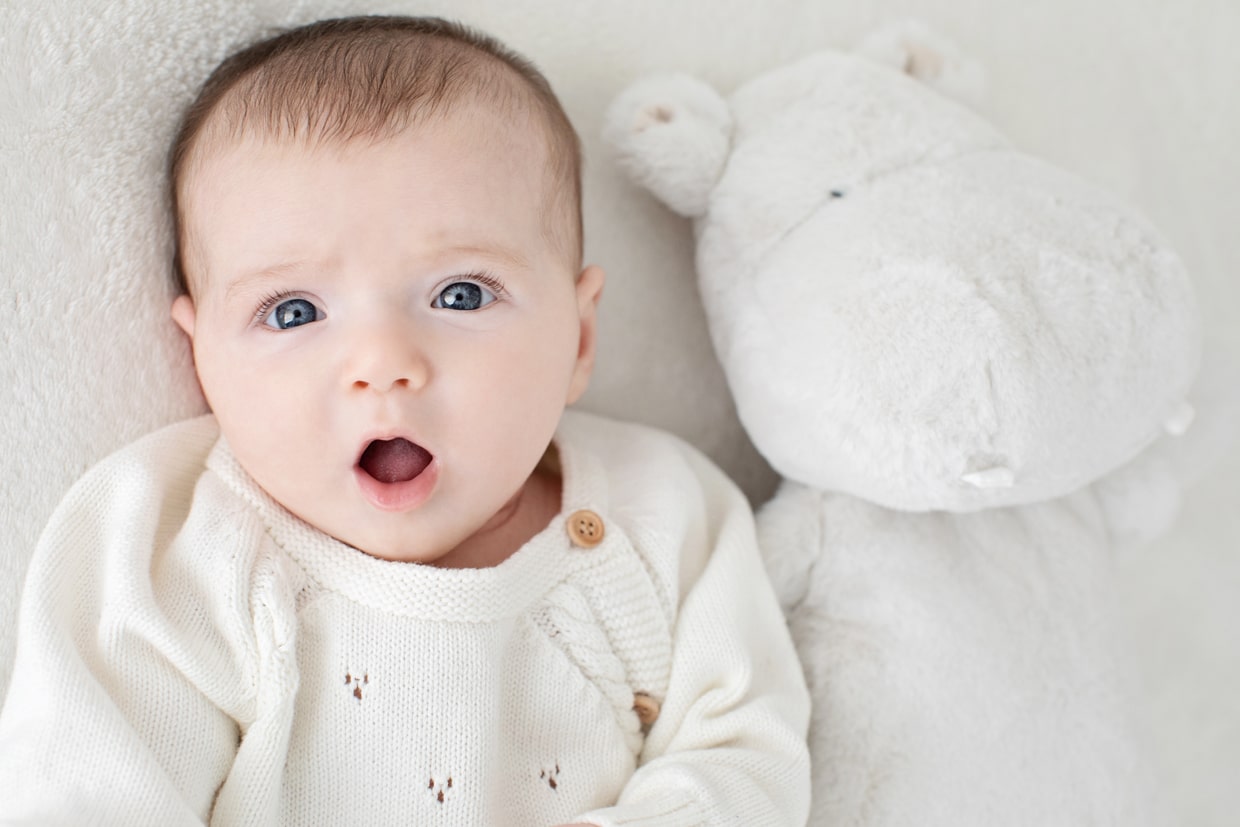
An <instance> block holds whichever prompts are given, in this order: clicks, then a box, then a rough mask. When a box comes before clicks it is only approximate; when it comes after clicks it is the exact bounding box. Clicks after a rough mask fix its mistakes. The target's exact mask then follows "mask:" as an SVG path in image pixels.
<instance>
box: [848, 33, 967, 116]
mask: <svg viewBox="0 0 1240 827" xmlns="http://www.w3.org/2000/svg"><path fill="white" fill-rule="evenodd" d="M855 51H856V54H858V55H860V56H861V57H867V58H869V59H871V60H875V61H877V62H879V63H882V64H885V65H887V66H891V67H892V68H893V69H898V70H899V71H901V72H904V73H905V74H908V75H910V76H911V77H914V78H916V79H917V80H920V81H922V82H923V83H925V84H927V85H929V86H933V87H934V88H935V89H938V90H939V91H940V92H942V93H943V94H944V95H947V96H948V97H950V98H955V99H956V100H957V101H959V102H960V103H963V104H965V105H967V106H969V107H971V108H973V109H980V108H981V105H982V103H983V101H984V99H985V96H986V75H985V72H983V71H982V67H981V64H979V63H978V62H977V61H975V60H972V59H970V58H968V57H966V56H965V55H964V54H963V53H962V52H961V51H960V49H959V48H957V46H956V44H954V43H952V42H951V41H950V40H948V39H947V38H945V37H943V36H942V35H940V34H938V33H937V32H934V31H933V30H931V29H930V28H928V27H927V26H926V25H925V24H923V23H920V22H918V21H916V20H903V21H900V22H897V23H892V24H890V25H887V26H884V27H882V28H881V29H878V30H877V31H875V32H873V33H871V34H870V35H869V36H868V37H867V38H865V39H864V40H862V41H861V44H860V45H859V46H857V48H856V50H855Z"/></svg>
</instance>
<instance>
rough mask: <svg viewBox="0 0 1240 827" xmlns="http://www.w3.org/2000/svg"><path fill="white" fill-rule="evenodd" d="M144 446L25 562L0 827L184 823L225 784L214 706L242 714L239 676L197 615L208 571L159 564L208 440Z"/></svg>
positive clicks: (166, 558) (221, 636) (81, 497)
mask: <svg viewBox="0 0 1240 827" xmlns="http://www.w3.org/2000/svg"><path fill="white" fill-rule="evenodd" d="M160 433H161V434H162V435H164V439H163V440H156V441H155V442H154V443H152V442H150V441H149V438H148V440H144V441H143V442H142V443H138V445H137V446H134V447H133V448H131V449H127V450H126V452H125V453H124V456H121V457H119V458H118V457H116V456H114V457H113V458H111V459H109V460H107V461H105V462H104V463H103V464H102V465H101V466H99V467H98V468H96V469H95V470H94V471H92V472H91V473H90V474H88V475H87V477H85V478H84V479H83V480H82V481H81V482H79V483H78V484H77V485H76V486H75V487H74V488H73V490H72V491H71V492H70V494H69V495H68V497H67V498H66V500H65V502H64V503H62V505H61V507H60V508H59V509H58V510H57V512H56V515H55V516H54V517H53V519H52V522H51V523H50V524H49V526H48V529H47V531H46V532H45V533H44V536H43V539H42V540H41V542H40V546H39V549H38V551H37V552H36V554H35V556H34V558H33V560H32V563H31V567H30V572H29V575H28V578H27V584H26V588H25V591H24V593H23V602H22V608H21V615H20V619H19V628H18V642H17V657H16V662H15V664H14V674H13V681H12V686H11V688H10V691H9V694H8V698H7V701H6V704H5V707H4V711H3V714H2V715H0V790H4V792H3V794H0V823H5V824H9V823H22V824H76V823H91V824H101V825H113V824H115V825H134V824H160V825H181V824H192V825H198V824H202V823H204V822H205V820H206V818H207V816H208V815H209V813H210V810H211V806H212V802H213V800H214V798H215V795H216V791H217V789H218V788H219V786H220V784H221V783H222V782H223V780H224V778H225V777H226V775H227V774H228V772H229V768H230V765H231V763H232V760H233V756H234V755H235V753H236V751H237V744H238V739H239V733H238V728H237V725H236V723H235V722H234V720H233V718H232V717H231V716H230V715H228V714H226V712H225V711H224V710H223V707H228V706H233V707H240V706H242V705H243V704H244V695H245V692H244V689H245V688H246V685H247V683H246V680H245V678H246V677H250V676H245V675H244V674H243V673H242V670H241V669H239V664H238V663H237V662H236V661H235V660H234V659H231V658H230V657H229V654H230V651H231V650H232V647H231V646H230V645H229V643H230V641H227V640H226V638H227V637H228V636H229V632H231V631H233V630H224V631H223V632H221V631H220V629H219V628H218V623H219V621H220V620H221V619H222V618H221V617H220V616H219V615H218V614H217V615H216V616H211V612H213V611H218V610H219V609H220V608H221V606H223V605H224V604H225V603H226V599H224V600H222V599H221V598H222V597H224V598H226V596H223V595H220V594H219V593H218V591H217V593H215V594H207V593H205V592H206V590H208V589H211V588H212V587H213V586H214V585H215V584H214V583H213V582H212V574H213V573H212V572H209V571H205V570H204V569H205V568H206V567H208V566H210V565H211V563H212V562H213V561H211V560H200V561H195V560H193V559H176V558H174V557H173V556H172V555H169V554H161V553H160V552H161V551H162V550H166V549H167V548H169V547H170V546H174V545H175V544H176V542H177V537H178V529H179V528H180V525H179V519H180V515H183V514H184V512H185V511H186V509H187V506H188V501H189V497H190V491H189V490H184V488H183V487H182V486H180V485H179V484H178V483H179V482H180V481H181V480H182V479H183V478H185V477H186V475H187V474H189V475H191V476H192V470H191V466H192V460H193V459H194V457H200V455H201V453H202V452H203V451H205V450H206V448H207V447H209V444H210V441H211V440H212V435H211V433H210V432H209V430H208V431H206V432H203V431H202V429H201V428H199V429H197V430H195V429H193V428H190V429H189V431H188V432H186V431H184V429H183V430H182V431H179V432H177V434H176V438H175V439H169V438H168V436H167V434H166V433H165V432H160ZM134 448H139V451H138V454H139V456H138V457H137V459H138V460H141V459H149V458H150V457H151V456H158V454H159V453H160V452H165V454H164V456H165V457H166V459H164V460H161V461H157V462H155V463H154V464H153V465H152V464H148V463H144V462H140V461H136V460H135V454H134ZM152 452H154V453H152ZM191 484H192V483H191ZM170 594H171V595H173V596H174V597H175V600H174V601H172V602H169V601H168V600H167V599H166V598H167V597H168V596H169V595H170Z"/></svg>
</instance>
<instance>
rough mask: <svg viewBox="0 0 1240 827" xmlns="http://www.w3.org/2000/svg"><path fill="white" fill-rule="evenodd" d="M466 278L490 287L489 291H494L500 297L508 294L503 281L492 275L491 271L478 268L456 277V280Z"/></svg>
mask: <svg viewBox="0 0 1240 827" xmlns="http://www.w3.org/2000/svg"><path fill="white" fill-rule="evenodd" d="M466 279H468V280H470V281H476V282H478V283H479V284H481V285H482V286H484V287H489V288H490V289H491V292H492V293H494V294H495V295H496V296H501V297H502V296H506V295H508V288H506V287H505V286H504V282H503V281H501V280H500V279H499V277H498V276H495V275H492V274H491V273H488V272H486V271H485V270H479V271H477V272H474V273H466V274H465V275H463V276H461V278H460V279H457V281H461V280H466Z"/></svg>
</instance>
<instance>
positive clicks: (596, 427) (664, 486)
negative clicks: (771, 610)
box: [562, 411, 753, 601]
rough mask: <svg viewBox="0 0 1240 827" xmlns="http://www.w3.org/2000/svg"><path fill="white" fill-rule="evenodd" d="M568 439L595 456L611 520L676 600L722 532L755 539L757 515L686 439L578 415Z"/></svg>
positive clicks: (570, 421) (567, 426)
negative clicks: (754, 517) (754, 531)
mask: <svg viewBox="0 0 1240 827" xmlns="http://www.w3.org/2000/svg"><path fill="white" fill-rule="evenodd" d="M570 415H571V416H570ZM562 433H563V435H564V442H565V444H568V445H571V446H572V447H573V448H574V449H576V450H578V451H579V452H580V453H582V454H586V455H588V456H590V457H591V458H592V460H593V462H594V464H595V465H596V466H597V471H596V473H597V475H598V476H599V477H600V478H601V479H602V480H603V483H602V485H601V486H600V489H601V490H602V491H603V492H605V493H602V494H601V496H600V501H602V502H605V504H606V506H605V507H606V511H607V515H606V517H607V519H608V520H609V521H611V522H612V523H614V524H615V526H616V527H617V528H618V529H619V530H621V531H622V532H624V534H625V535H626V536H627V537H628V538H629V539H630V541H631V543H632V547H633V550H634V551H635V552H636V553H637V554H639V555H640V556H641V557H642V558H643V559H644V561H645V562H646V564H647V566H648V567H649V569H650V570H651V572H652V573H653V574H654V575H655V579H656V580H657V581H659V582H660V583H661V584H662V585H663V586H664V588H666V589H667V591H668V592H670V594H669V597H671V598H672V600H673V601H675V600H676V599H677V598H678V597H683V595H684V593H685V590H686V589H687V588H688V587H689V586H691V585H692V583H693V582H694V581H695V580H696V578H697V576H698V575H699V574H700V573H701V571H702V569H703V568H704V567H705V565H706V564H707V562H708V561H709V559H710V556H711V554H712V552H713V551H714V549H715V547H716V545H717V543H718V541H719V538H720V536H721V534H723V533H725V532H727V533H729V534H734V533H735V530H736V528H737V526H738V524H739V527H740V530H741V533H742V534H744V535H746V536H748V535H751V534H752V520H753V515H752V511H751V510H750V506H749V502H748V501H747V500H746V499H745V497H744V495H743V494H742V493H741V491H740V489H739V488H738V487H737V486H736V485H735V483H733V482H732V480H731V479H729V478H728V476H727V475H726V474H724V472H723V471H722V470H720V469H719V468H718V467H717V466H716V465H715V464H714V463H713V462H712V461H711V460H710V459H709V458H707V457H706V456H705V455H704V454H703V453H702V452H701V451H700V450H698V449H697V448H695V447H694V446H692V445H690V444H689V443H688V442H687V441H685V440H684V439H682V438H680V437H678V436H676V435H674V434H671V433H668V432H667V431H663V430H660V429H658V428H654V427H651V426H648V425H641V424H637V423H631V422H621V421H618V420H614V419H609V418H607V417H603V416H599V415H597V414H589V413H583V412H580V411H570V412H568V414H566V418H565V422H564V424H563V425H562ZM568 470H570V471H571V470H572V469H568Z"/></svg>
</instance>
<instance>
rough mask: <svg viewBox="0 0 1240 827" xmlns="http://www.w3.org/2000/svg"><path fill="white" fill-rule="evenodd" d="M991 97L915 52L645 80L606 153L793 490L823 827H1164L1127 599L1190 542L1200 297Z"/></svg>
mask: <svg viewBox="0 0 1240 827" xmlns="http://www.w3.org/2000/svg"><path fill="white" fill-rule="evenodd" d="M979 85H980V74H979V73H978V72H977V70H976V69H975V67H974V64H972V63H970V62H969V61H967V60H965V59H964V58H962V57H961V56H960V55H959V53H958V52H957V51H956V50H955V49H954V48H953V47H952V46H951V45H950V44H948V43H946V42H945V41H943V40H942V39H941V38H938V37H936V36H935V35H934V34H933V33H931V32H929V31H927V30H925V29H924V28H921V27H918V26H915V25H905V26H898V27H894V28H891V29H888V30H885V31H883V32H881V33H879V34H877V35H875V36H874V37H872V38H871V39H870V40H868V41H867V42H866V43H864V44H863V47H862V49H860V50H859V51H858V52H857V53H852V54H843V53H837V52H821V53H818V54H814V55H811V56H809V57H806V58H804V59H803V60H800V61H798V62H796V63H793V64H792V65H789V66H785V67H782V68H777V69H774V70H772V71H770V72H769V73H767V74H765V75H762V76H760V77H757V78H755V79H753V80H752V81H750V82H748V83H746V84H745V85H743V86H742V87H740V88H739V89H737V90H736V91H735V92H734V93H732V95H731V96H730V97H726V98H725V97H722V96H721V95H720V94H719V93H717V92H716V91H715V90H714V89H712V88H711V87H709V86H708V85H706V84H705V83H703V82H701V81H698V80H695V79H693V78H690V77H687V76H665V77H656V78H649V79H645V80H641V81H638V82H637V83H635V84H634V85H633V86H631V87H630V88H628V89H627V90H626V91H624V92H623V93H622V94H621V95H620V96H619V97H618V98H617V99H616V101H615V102H614V103H613V104H612V107H611V109H610V111H609V113H608V124H607V127H606V130H607V132H606V135H607V138H608V140H609V141H610V142H611V143H612V144H613V145H614V146H615V147H616V148H617V154H618V157H619V159H620V161H621V163H622V164H623V165H624V167H625V168H626V170H627V171H628V172H629V173H630V174H631V176H632V177H633V178H634V179H635V180H636V181H637V182H638V183H639V184H641V185H643V186H644V187H646V188H648V189H649V190H651V191H652V192H653V193H654V195H655V196H657V197H658V198H659V199H660V200H661V201H663V202H664V203H666V204H667V205H668V206H669V207H670V208H671V209H673V210H674V211H676V212H678V213H680V214H682V215H685V216H688V217H690V218H692V219H693V226H694V230H695V235H696V239H697V270H698V282H699V287H700V292H701V297H702V301H703V302H704V304H705V307H706V311H707V316H708V319H709V323H710V330H711V336H712V339H713V342H714V345H715V349H716V352H717V355H718V357H719V360H720V362H721V363H722V365H723V368H724V371H725V373H726V376H727V378H728V382H729V386H730V388H731V391H732V394H733V396H734V397H735V400H736V405H737V409H738V412H739V415H740V418H741V421H742V423H743V425H744V426H745V429H746V431H747V432H748V434H749V436H750V437H751V438H752V440H753V442H754V444H755V445H756V446H757V447H758V449H759V451H760V452H761V453H762V454H763V456H764V457H765V458H766V459H767V460H768V461H769V462H770V464H771V465H772V466H773V467H774V468H775V470H776V471H778V472H779V473H780V474H781V475H782V477H783V478H784V482H783V483H782V485H781V487H780V489H779V491H778V493H777V494H776V496H775V497H774V499H773V500H772V501H771V502H769V503H768V504H766V505H765V506H764V507H763V508H762V510H761V511H760V514H759V534H760V540H761V544H762V547H763V553H764V555H765V557H766V562H767V565H768V569H769V572H770V574H771V577H772V580H773V581H774V583H775V586H776V589H777V590H778V592H779V594H780V597H781V600H782V603H783V607H784V610H785V612H786V615H787V620H788V623H789V625H790V628H791V629H792V633H793V636H794V638H795V640H796V642H797V645H798V648H799V651H800V654H801V657H802V659H803V662H804V667H805V673H806V677H807V680H808V682H809V684H810V689H811V692H812V694H813V698H814V704H815V707H814V715H813V721H812V724H811V732H810V747H811V752H812V757H813V764H814V778H813V783H814V790H813V793H814V809H813V818H812V820H811V823H812V824H815V825H830V826H831V827H844V826H845V825H848V826H855V825H866V827H880V825H881V827H888V826H890V827H896V825H900V827H906V826H907V825H917V826H918V827H931V826H935V825H944V826H945V827H946V825H951V826H952V827H962V825H964V826H965V827H969V826H970V825H978V826H979V827H980V826H981V825H986V827H993V826H994V825H1003V827H1012V826H1013V825H1054V826H1055V827H1067V825H1073V826H1074V827H1079V826H1080V825H1112V824H1113V825H1125V827H1136V825H1145V824H1152V823H1156V822H1157V819H1158V815H1157V809H1158V808H1157V806H1156V802H1155V801H1154V800H1153V799H1152V797H1151V796H1150V792H1151V790H1152V789H1153V788H1154V784H1153V783H1152V779H1151V778H1149V777H1148V768H1147V767H1146V765H1145V763H1144V761H1143V758H1142V749H1143V748H1142V743H1141V737H1140V734H1139V728H1138V727H1136V726H1134V722H1133V715H1132V711H1131V708H1130V706H1129V705H1128V703H1127V700H1126V697H1127V696H1126V694H1125V692H1126V689H1125V686H1126V684H1125V668H1124V659H1123V658H1122V657H1121V650H1120V649H1119V648H1118V643H1117V641H1118V639H1119V636H1118V631H1117V624H1116V622H1115V621H1116V616H1115V614H1114V611H1113V602H1114V601H1113V598H1114V591H1115V583H1114V572H1113V568H1114V566H1115V564H1116V561H1117V559H1118V558H1117V553H1118V552H1119V551H1120V550H1121V548H1122V547H1123V546H1124V545H1126V544H1127V543H1130V542H1133V541H1140V540H1145V539H1149V538H1152V537H1153V536H1155V535H1157V534H1158V533H1159V532H1160V531H1161V530H1162V529H1164V528H1166V527H1168V526H1169V524H1170V522H1171V521H1172V519H1173V517H1174V515H1175V512H1176V507H1177V504H1178V499H1179V492H1180V488H1181V479H1180V477H1179V476H1178V474H1177V468H1176V464H1175V462H1174V461H1173V457H1174V454H1173V450H1174V446H1173V445H1171V444H1170V443H1171V442H1172V441H1173V439H1174V437H1173V436H1169V435H1168V434H1169V433H1170V434H1172V435H1174V434H1179V433H1182V432H1184V431H1185V429H1186V428H1187V427H1188V425H1189V423H1190V421H1191V420H1192V416H1193V411H1192V408H1191V407H1190V406H1189V405H1188V404H1187V403H1186V400H1187V398H1188V394H1189V391H1190V386H1191V385H1192V382H1193V378H1194V375H1195V373H1196V371H1197V368H1198V362H1199V356H1200V349H1201V346H1200V331H1199V322H1198V316H1197V313H1196V311H1195V308H1194V300H1193V292H1192V288H1191V285H1190V281H1189V278H1188V276H1187V274H1186V272H1185V270H1184V268H1183V266H1182V265H1181V262H1180V260H1179V259H1178V258H1177V256H1176V255H1175V254H1174V253H1173V252H1172V251H1171V250H1170V249H1169V248H1168V246H1167V244H1166V243H1165V242H1164V240H1163V239H1162V238H1161V237H1160V236H1159V235H1158V233H1157V232H1155V231H1154V230H1153V229H1152V228H1151V227H1150V226H1149V225H1148V224H1147V223H1146V222H1145V221H1144V220H1142V219H1141V218H1140V217H1139V216H1137V215H1135V214H1134V213H1133V212H1132V211H1131V210H1130V209H1128V208H1127V207H1125V206H1124V205H1123V204H1121V203H1119V202H1117V201H1116V200H1115V199H1114V198H1112V197H1109V196H1108V195H1106V194H1104V193H1102V192H1100V191H1098V190H1097V189H1095V188H1093V187H1092V186H1090V185H1088V184H1086V183H1084V182H1082V181H1081V180H1078V179H1077V178H1075V177H1073V176H1071V175H1069V174H1067V173H1065V172H1063V171H1060V170H1058V169H1056V168H1054V167H1053V166H1051V165H1049V164H1047V163H1044V162H1041V161H1039V160H1036V159H1034V158H1032V157H1029V156H1028V155H1025V154H1022V153H1021V152H1019V151H1017V150H1015V149H1013V148H1012V146H1011V145H1010V144H1009V143H1008V141H1006V140H1005V139H1004V138H1003V137H1002V136H1001V135H1000V134H999V133H998V132H997V131H996V130H995V128H993V127H992V126H991V125H990V124H989V123H987V122H986V121H985V120H983V119H982V118H981V117H979V116H978V115H976V114H974V113H973V112H972V111H971V110H970V109H968V108H966V107H965V106H963V105H961V104H960V103H959V102H957V101H956V100H955V99H954V98H953V96H955V97H969V96H971V95H973V94H974V93H976V92H977V91H978V89H979ZM773 794H777V793H774V792H773Z"/></svg>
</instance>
